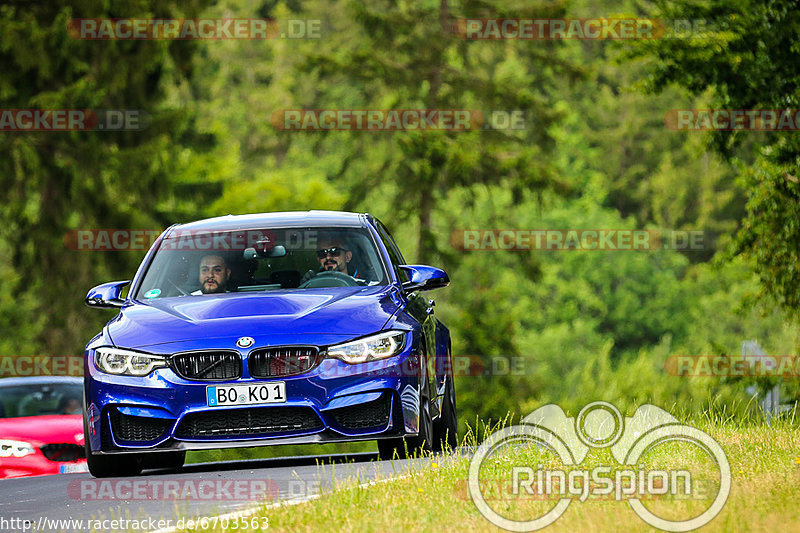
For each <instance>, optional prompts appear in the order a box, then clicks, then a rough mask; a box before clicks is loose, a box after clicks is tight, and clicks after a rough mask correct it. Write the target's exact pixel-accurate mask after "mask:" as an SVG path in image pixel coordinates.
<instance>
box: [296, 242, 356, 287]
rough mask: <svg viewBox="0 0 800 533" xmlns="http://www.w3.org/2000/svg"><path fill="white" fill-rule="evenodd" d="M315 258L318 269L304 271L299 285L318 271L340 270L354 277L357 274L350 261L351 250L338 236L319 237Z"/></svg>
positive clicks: (351, 257)
mask: <svg viewBox="0 0 800 533" xmlns="http://www.w3.org/2000/svg"><path fill="white" fill-rule="evenodd" d="M317 260H318V261H319V266H320V268H319V270H318V271H317V272H314V271H313V270H309V271H308V272H306V273H305V275H304V276H303V279H302V280H300V284H301V285H302V284H303V283H305V282H306V281H308V280H310V279H311V278H313V277H314V276H316V275H317V274H318V273H319V272H341V273H343V274H347V275H348V276H352V277H354V278H355V277H357V276H358V268H356V267H355V265H354V264H352V263H351V261H352V260H353V252H351V251H350V250H348V249H347V247H346V246H345V245H344V244H343V241H342V240H341V239H340V238H336V237H320V239H319V240H318V241H317Z"/></svg>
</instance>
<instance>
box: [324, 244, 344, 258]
mask: <svg viewBox="0 0 800 533" xmlns="http://www.w3.org/2000/svg"><path fill="white" fill-rule="evenodd" d="M346 251H347V250H345V249H344V248H341V247H339V246H334V247H333V248H327V249H322V250H317V257H319V258H320V259H325V258H326V257H327V256H328V254H330V256H331V257H339V256H340V255H342V252H346Z"/></svg>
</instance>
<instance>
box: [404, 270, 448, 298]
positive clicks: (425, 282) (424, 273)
mask: <svg viewBox="0 0 800 533" xmlns="http://www.w3.org/2000/svg"><path fill="white" fill-rule="evenodd" d="M399 268H400V269H401V270H403V271H404V272H405V273H406V274H408V278H409V280H408V281H405V282H403V288H404V289H405V290H406V292H413V291H429V290H431V289H439V288H442V287H447V286H448V285H450V278H449V277H448V276H447V273H446V272H445V271H444V270H442V269H441V268H436V267H432V266H426V265H400V266H399Z"/></svg>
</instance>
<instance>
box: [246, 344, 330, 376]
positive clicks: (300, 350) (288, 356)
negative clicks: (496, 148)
mask: <svg viewBox="0 0 800 533" xmlns="http://www.w3.org/2000/svg"><path fill="white" fill-rule="evenodd" d="M319 361H320V353H319V350H318V349H317V347H316V346H281V347H274V348H265V349H262V350H256V351H254V352H253V353H252V354H250V357H249V358H248V360H247V364H248V368H249V370H250V375H251V376H253V377H254V378H274V377H281V376H292V375H295V374H302V373H304V372H308V371H309V370H311V369H312V368H314V367H315V366H317V363H319Z"/></svg>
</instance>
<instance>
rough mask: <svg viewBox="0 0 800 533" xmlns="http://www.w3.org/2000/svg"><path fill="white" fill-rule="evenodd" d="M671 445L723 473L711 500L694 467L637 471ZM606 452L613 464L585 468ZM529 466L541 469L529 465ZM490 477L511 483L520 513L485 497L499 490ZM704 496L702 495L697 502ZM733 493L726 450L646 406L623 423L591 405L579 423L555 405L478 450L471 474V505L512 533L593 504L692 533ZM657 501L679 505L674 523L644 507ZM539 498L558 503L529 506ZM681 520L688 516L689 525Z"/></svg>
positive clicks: (606, 408)
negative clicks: (616, 505) (609, 504)
mask: <svg viewBox="0 0 800 533" xmlns="http://www.w3.org/2000/svg"><path fill="white" fill-rule="evenodd" d="M669 443H680V444H681V445H685V446H691V447H693V448H696V450H697V451H699V452H700V453H701V454H704V455H705V456H707V457H708V458H710V459H711V462H712V464H713V468H714V469H715V470H716V471H717V472H718V474H719V476H718V482H717V481H716V480H714V481H715V483H712V485H714V484H715V485H716V488H717V490H716V491H713V495H709V491H708V490H707V489H708V486H709V483H708V481H709V480H708V479H704V478H702V479H698V476H697V475H696V474H693V473H692V471H691V465H689V464H677V465H676V464H674V463H675V461H672V463H673V464H671V465H669V466H666V467H664V468H652V467H645V466H642V465H640V464H639V463H640V462H641V461H642V460H643V458H644V457H646V456H648V454H649V453H651V452H653V451H654V450H657V449H658V448H659V447H660V446H664V445H667V444H669ZM604 448H605V449H608V450H609V451H610V455H611V457H612V458H613V459H614V462H615V463H616V464H615V465H611V464H608V465H607V464H602V465H601V466H595V467H594V468H591V469H589V468H581V465H582V464H583V463H584V461H585V459H586V458H587V456H588V455H589V452H590V451H591V450H593V449H604ZM540 450H546V453H548V454H550V455H552V456H553V460H551V461H546V460H544V459H542V458H541V455H540V452H539V451H540ZM526 454H527V455H526ZM688 456H689V455H688V454H687V455H678V457H679V458H680V457H688ZM526 459H528V461H531V460H532V461H535V464H530V463H527V464H526ZM677 462H678V463H681V462H682V461H681V460H678V461H677ZM484 466H485V467H486V468H484ZM492 476H494V477H497V476H499V477H500V478H501V479H505V480H506V481H510V483H511V495H513V496H516V497H518V498H520V501H522V502H523V503H524V505H522V506H521V508H520V509H513V510H512V509H511V505H510V504H509V501H508V500H507V499H501V500H500V502H499V503H497V499H496V498H491V497H487V494H486V493H485V491H486V488H487V487H491V486H492V485H493V483H492V481H493V478H492ZM489 478H491V479H489ZM701 480H702V483H698V481H701ZM487 481H488V483H487ZM698 489H702V494H701V495H700V496H701V497H699V498H698V497H697V496H698V494H697V493H698V492H699V491H698ZM730 490H731V470H730V464H729V463H728V458H727V456H726V454H725V452H724V450H723V449H722V447H721V446H720V445H719V444H718V443H717V442H716V441H715V440H714V439H713V438H711V436H709V435H708V434H707V433H704V432H703V431H700V430H699V429H696V428H694V427H691V426H688V425H684V424H681V423H680V422H678V420H677V419H676V418H675V417H673V416H672V415H670V414H669V413H667V412H666V411H664V410H663V409H660V408H658V407H656V406H654V405H643V406H641V407H639V408H638V409H637V410H636V412H635V413H634V415H633V416H632V417H623V416H622V414H621V413H620V412H619V410H617V408H616V407H614V406H613V405H611V404H609V403H607V402H593V403H590V404H588V405H586V406H585V407H584V408H583V409H582V410H581V411H580V413H578V416H577V417H574V418H573V417H567V416H566V414H565V413H564V411H563V410H561V408H560V407H558V406H557V405H553V404H550V405H546V406H544V407H541V408H539V409H537V410H536V411H534V412H533V413H531V414H530V415H528V416H526V417H525V418H524V419H523V420H522V423H521V424H520V425H517V426H512V427H509V428H505V429H503V430H501V431H498V432H496V433H494V434H492V435H491V436H489V438H488V439H486V440H485V441H484V442H483V443H482V444H481V445H480V446H479V447H478V449H477V450H476V451H475V455H474V456H473V457H472V460H471V461H470V468H469V493H470V497H471V498H472V501H473V502H474V503H475V505H476V507H477V508H478V510H479V511H480V513H481V514H482V515H483V516H484V517H486V519H487V520H489V521H490V522H491V523H492V524H494V525H496V526H498V527H501V528H503V529H507V530H509V531H536V530H539V529H542V528H544V527H546V526H548V525H550V524H552V523H553V522H555V521H556V520H558V518H560V517H561V516H562V515H563V514H564V513H565V512H566V510H567V508H568V507H569V506H570V505H571V504H572V503H573V502H584V501H586V500H587V499H589V498H593V499H594V498H603V499H610V498H613V499H614V500H616V501H620V502H626V503H627V504H628V505H629V506H630V508H631V510H632V511H633V512H634V513H636V514H637V515H638V516H639V517H640V518H641V519H642V520H644V521H645V522H646V523H647V524H649V525H651V526H653V527H656V528H659V529H662V530H664V531H690V530H692V529H696V528H699V527H702V526H704V525H705V524H707V523H709V522H710V521H711V520H713V519H714V518H715V517H716V516H717V515H718V514H719V512H720V511H721V510H722V508H723V506H724V505H725V502H726V501H727V499H728V495H729V493H730ZM653 496H656V497H658V498H659V499H660V500H661V501H662V502H666V503H668V502H676V503H677V504H678V505H677V506H676V508H673V509H670V510H669V511H668V512H667V514H668V517H665V516H661V515H659V514H657V513H656V512H655V511H656V510H661V511H662V512H665V511H664V509H663V508H661V507H653V508H652V509H651V508H648V507H646V506H645V505H644V504H643V503H642V502H643V501H644V500H652V499H653ZM537 499H542V500H546V501H547V500H557V503H556V504H555V506H552V505H548V506H546V507H539V506H536V505H531V502H532V501H535V500H537ZM705 500H711V503H710V505H708V506H707V507H705V508H704V509H703V510H702V512H700V513H694V512H693V510H691V511H688V512H687V510H686V507H685V506H684V505H683V504H684V503H685V502H687V501H693V502H703V501H705ZM490 502H492V503H494V506H492V503H490ZM548 503H549V501H548ZM513 511H518V512H516V513H515V512H513ZM681 513H686V514H689V516H686V517H685V518H684V517H683V516H681Z"/></svg>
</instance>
